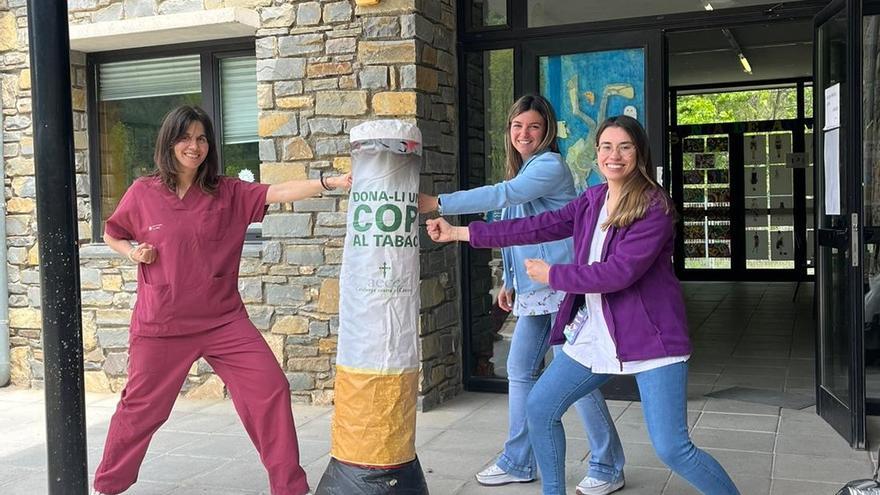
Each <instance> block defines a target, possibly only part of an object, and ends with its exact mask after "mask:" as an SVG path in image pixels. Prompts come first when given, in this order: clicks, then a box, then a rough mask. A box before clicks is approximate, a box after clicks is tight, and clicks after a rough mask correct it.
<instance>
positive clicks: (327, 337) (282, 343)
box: [0, 0, 462, 408]
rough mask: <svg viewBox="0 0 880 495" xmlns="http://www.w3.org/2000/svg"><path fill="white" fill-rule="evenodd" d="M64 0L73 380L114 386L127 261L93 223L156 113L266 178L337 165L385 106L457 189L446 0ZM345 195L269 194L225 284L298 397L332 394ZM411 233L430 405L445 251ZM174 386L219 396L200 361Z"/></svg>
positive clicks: (26, 230) (448, 372)
mask: <svg viewBox="0 0 880 495" xmlns="http://www.w3.org/2000/svg"><path fill="white" fill-rule="evenodd" d="M68 6H69V19H70V37H71V66H70V71H71V80H72V86H73V87H72V88H71V94H72V97H73V98H72V99H73V110H74V129H75V136H74V140H75V157H76V188H77V205H76V206H77V211H78V219H79V237H80V253H79V254H80V277H81V289H82V291H81V293H82V322H83V346H84V349H83V351H84V355H85V385H86V390H87V391H100V392H118V391H120V390H121V389H122V387H123V386H124V383H125V379H126V368H127V347H128V325H129V320H130V317H131V313H132V308H133V306H134V302H135V299H136V294H135V286H136V267H135V266H134V265H133V264H132V263H130V262H129V261H128V260H126V259H124V258H123V257H120V256H118V255H117V254H115V253H113V252H112V251H111V250H110V249H109V248H107V246H105V245H104V244H103V243H102V242H101V232H102V230H103V221H104V220H105V219H106V218H107V217H108V216H109V214H110V212H112V210H113V207H114V206H115V204H116V202H118V201H119V199H120V197H121V194H122V193H123V192H124V190H125V188H126V187H127V186H128V184H130V182H131V180H132V179H133V178H134V177H136V176H138V175H141V174H143V173H145V172H148V171H149V170H150V169H151V168H152V164H151V163H150V162H149V157H150V156H151V154H152V145H153V143H152V142H151V141H152V140H154V139H155V129H156V128H157V127H158V125H159V123H160V122H159V121H160V119H161V117H162V115H163V114H164V112H166V111H167V110H169V109H170V108H171V107H173V106H175V105H177V104H181V103H192V104H198V105H201V106H202V107H203V108H205V109H206V110H207V111H208V113H209V114H210V115H212V117H213V118H214V121H215V125H216V127H217V133H218V136H217V138H218V139H217V141H218V143H221V144H219V145H218V146H220V147H221V148H220V149H219V150H218V151H220V154H221V161H222V162H223V167H224V171H223V172H224V173H228V174H231V175H238V176H239V177H242V178H247V179H256V180H259V181H261V182H264V183H277V182H281V181H285V180H289V179H301V178H316V177H317V176H318V174H319V173H321V172H324V173H328V174H336V173H344V172H347V171H350V170H351V159H350V157H349V141H348V131H349V129H350V128H351V127H353V126H355V125H357V124H359V123H361V122H364V121H367V120H371V119H377V118H399V119H403V120H406V121H409V122H412V123H415V124H416V125H417V126H418V127H419V128H420V129H421V131H422V134H423V139H424V149H425V156H424V168H423V170H422V184H421V187H422V190H424V191H444V190H449V189H452V188H454V187H455V186H454V184H457V182H458V165H457V160H456V153H457V150H458V142H457V137H456V136H457V122H456V97H457V95H456V89H455V88H456V81H457V76H456V66H457V61H456V53H455V41H454V40H455V24H456V12H455V3H454V2H453V1H452V0H443V1H436V2H435V1H420V0H382V1H381V2H379V3H378V4H377V5H374V6H359V5H357V2H354V1H350V0H342V1H298V0H276V1H272V0H232V1H224V0H165V1H159V0H120V1H116V0H112V1H104V0H74V1H71V2H69V4H68ZM27 23H28V18H27V8H26V3H25V2H24V1H22V0H11V1H3V2H2V3H0V57H2V59H0V60H2V66H0V77H2V79H0V80H2V102H3V116H2V119H3V120H2V122H3V124H2V131H3V139H2V142H3V165H4V169H5V173H6V182H5V193H6V209H7V217H6V226H7V240H6V242H7V245H8V259H7V260H6V261H7V267H8V286H9V291H10V296H9V328H10V358H11V359H10V360H11V370H12V373H11V383H12V384H13V385H16V386H25V387H39V386H40V385H41V383H42V379H43V359H42V357H43V356H42V352H41V339H40V328H41V316H40V293H41V292H40V291H41V290H45V289H46V288H41V287H40V284H39V267H38V264H39V257H38V246H37V225H36V216H35V213H34V210H35V206H36V199H35V191H34V161H33V153H34V149H33V138H32V136H33V128H32V120H31V92H30V90H31V74H30V69H29V55H28V35H27ZM151 133H152V134H151ZM151 136H152V138H151ZM346 208H347V199H346V195H345V194H338V193H330V194H327V195H325V196H323V197H320V198H312V199H307V200H303V201H298V202H295V203H292V204H287V205H282V206H280V207H279V206H275V207H273V208H271V209H270V211H269V213H268V214H267V216H266V218H265V220H264V221H263V222H262V224H261V225H255V226H252V229H251V232H250V234H249V241H248V242H247V243H246V245H245V248H244V256H243V258H242V262H241V268H240V270H241V278H240V283H239V290H240V292H241V294H242V297H243V299H244V302H245V304H246V306H247V309H248V312H249V314H250V316H251V319H252V320H253V322H254V323H255V325H256V326H257V328H259V329H260V330H261V331H262V332H263V335H264V337H265V338H266V341H267V342H268V343H269V345H270V347H271V348H272V350H273V351H274V353H275V355H276V357H277V358H278V361H279V363H280V364H281V366H282V368H283V369H284V371H285V372H286V374H287V377H288V379H289V382H290V387H291V393H292V397H293V399H294V400H295V401H297V402H302V403H312V404H330V403H331V402H332V400H333V382H334V362H335V353H336V345H337V326H338V317H337V314H338V297H339V296H338V294H339V282H338V276H339V268H340V264H341V260H342V245H343V238H344V235H345V219H346ZM423 240H424V241H426V242H422V243H421V244H422V247H421V251H422V253H421V254H422V255H421V279H422V280H421V318H420V324H419V332H420V335H421V342H422V369H421V372H422V378H421V383H420V403H421V406H422V407H424V408H429V407H431V406H432V405H435V404H438V403H440V402H442V401H443V400H445V399H447V398H449V397H451V396H454V395H455V394H456V393H458V391H459V390H461V383H462V379H461V364H460V363H461V345H460V340H461V337H460V336H461V326H460V325H461V321H460V316H459V315H460V308H459V305H460V302H459V290H458V287H459V276H460V275H459V273H458V266H459V264H460V263H459V251H458V248H457V247H455V246H436V245H433V244H431V243H430V241H427V239H423ZM0 283H6V282H5V281H0ZM181 393H182V394H184V395H186V396H188V397H206V398H207V397H212V398H217V397H223V396H224V395H225V389H224V386H223V383H222V382H221V381H220V380H219V378H218V377H217V376H216V375H214V374H213V373H212V370H211V369H210V367H209V366H208V365H207V363H205V362H204V361H202V360H200V361H198V362H196V363H195V364H194V365H193V367H192V370H191V371H190V374H189V376H188V378H187V380H186V383H185V385H184V387H183V389H182V391H181Z"/></svg>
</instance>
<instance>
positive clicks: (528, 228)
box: [428, 116, 739, 495]
mask: <svg viewBox="0 0 880 495" xmlns="http://www.w3.org/2000/svg"><path fill="white" fill-rule="evenodd" d="M596 135H597V136H598V137H597V138H596V147H597V161H598V165H599V170H600V171H601V172H602V174H603V175H604V176H605V178H606V179H607V181H608V182H607V184H602V185H598V186H594V187H592V188H590V189H588V190H586V191H584V193H583V194H581V195H580V196H579V197H578V198H577V199H575V200H574V201H572V202H571V203H569V204H568V205H566V206H564V207H563V208H561V209H559V210H556V211H550V212H547V213H543V214H540V215H536V216H532V217H528V218H522V219H515V220H508V221H502V222H495V223H492V224H486V223H484V222H473V223H471V224H470V225H469V226H468V227H453V226H451V225H449V223H447V222H446V221H445V220H443V219H442V218H438V219H436V220H428V235H430V236H431V238H432V239H433V240H434V241H436V242H449V241H467V242H470V243H471V245H472V246H474V247H502V246H511V245H519V244H534V243H538V242H546V241H550V240H556V239H564V238H566V237H569V236H572V237H573V238H574V247H575V253H574V254H575V255H574V263H571V264H555V265H548V264H547V263H546V262H545V261H543V260H538V259H532V260H527V261H526V270H527V272H528V275H529V277H530V278H532V279H533V280H535V281H539V282H544V283H549V285H550V287H552V288H553V289H556V290H562V291H565V292H566V296H565V299H564V300H563V302H562V305H561V307H560V308H559V313H558V316H557V319H556V323H555V325H554V327H553V330H552V333H551V337H550V338H551V343H562V342H564V345H563V347H562V350H563V352H561V353H559V354H557V355H556V357H555V358H554V359H553V362H552V363H550V366H549V367H548V368H547V369H546V370H545V371H544V374H543V375H542V376H541V378H540V379H538V382H537V383H536V384H535V387H534V389H532V392H531V393H530V394H529V397H528V401H527V416H528V427H529V439H530V440H531V442H532V447H533V448H534V451H535V456H536V458H537V461H538V468H539V469H540V470H541V474H542V485H543V490H544V494H545V495H551V494H552V495H556V494H564V493H565V433H564V431H563V428H562V415H563V413H565V411H566V410H567V409H568V408H569V407H570V406H571V404H573V403H574V402H575V401H576V400H577V399H579V398H580V397H582V396H584V395H585V394H588V393H590V392H591V391H593V390H595V389H596V388H598V387H599V386H601V385H602V384H603V383H605V382H606V381H607V380H608V379H609V378H611V376H612V375H619V374H625V375H634V376H635V378H636V382H637V383H638V386H639V393H640V395H641V399H642V409H643V412H644V416H645V423H646V424H647V427H648V433H649V435H650V437H651V442H652V443H653V445H654V450H655V451H656V452H657V455H658V457H660V459H661V460H662V461H663V462H665V463H666V464H667V465H668V466H669V467H670V468H671V469H672V470H673V471H674V472H675V473H676V474H678V475H679V476H681V477H682V478H684V479H685V480H687V481H688V482H690V483H691V484H692V485H693V486H694V487H696V488H697V489H698V490H700V492H702V493H704V494H708V495H738V494H739V491H738V490H737V489H736V486H735V485H734V484H733V481H731V479H730V477H729V476H728V475H727V473H726V472H725V471H724V468H722V467H721V465H720V464H718V462H717V461H716V460H715V459H713V458H712V456H710V455H709V454H707V453H705V452H703V451H702V450H700V449H698V448H697V447H696V446H694V444H693V442H691V439H690V437H689V436H688V431H687V360H688V358H689V357H690V353H691V346H690V340H689V338H688V330H687V319H686V317H685V308H684V300H683V298H682V294H681V287H680V286H679V283H678V280H677V279H676V278H675V273H674V271H673V268H672V249H673V237H674V225H675V213H674V206H673V205H672V201H671V200H670V199H669V197H668V196H667V195H666V192H665V191H664V190H663V189H662V188H661V187H660V186H659V185H658V184H657V182H656V181H655V180H654V177H653V170H654V167H653V164H652V163H651V156H650V149H649V147H648V139H647V136H646V134H645V130H644V129H643V128H642V126H641V124H639V122H638V121H637V120H635V119H632V118H630V117H626V116H618V117H611V118H609V119H608V120H606V121H605V122H604V123H602V125H601V126H600V127H599V130H598V132H597V133H596ZM578 493H581V491H580V490H578Z"/></svg>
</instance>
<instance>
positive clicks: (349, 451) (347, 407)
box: [330, 366, 419, 467]
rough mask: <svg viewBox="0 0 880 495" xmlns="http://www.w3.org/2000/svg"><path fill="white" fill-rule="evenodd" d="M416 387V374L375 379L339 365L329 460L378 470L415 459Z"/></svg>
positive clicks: (405, 373)
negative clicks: (372, 467)
mask: <svg viewBox="0 0 880 495" xmlns="http://www.w3.org/2000/svg"><path fill="white" fill-rule="evenodd" d="M418 386H419V373H418V370H413V371H407V372H404V373H400V374H394V375H378V374H373V373H364V372H362V371H358V372H354V371H352V370H348V369H346V368H345V367H344V366H337V367H336V383H335V385H334V389H335V403H336V410H335V412H334V415H333V424H332V427H331V430H332V435H333V442H332V448H331V450H330V455H331V456H333V457H334V458H336V459H338V460H340V461H343V462H347V463H351V464H359V465H364V466H376V467H386V466H396V465H400V464H405V463H407V462H410V461H412V460H414V459H415V458H416V447H415V439H416V396H417V395H418Z"/></svg>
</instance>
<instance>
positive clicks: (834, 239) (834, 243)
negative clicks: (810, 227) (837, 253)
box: [816, 228, 849, 249]
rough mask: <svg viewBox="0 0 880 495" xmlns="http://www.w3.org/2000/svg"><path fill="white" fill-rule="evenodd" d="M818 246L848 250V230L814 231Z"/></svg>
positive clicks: (821, 229)
mask: <svg viewBox="0 0 880 495" xmlns="http://www.w3.org/2000/svg"><path fill="white" fill-rule="evenodd" d="M816 230H817V239H818V241H819V245H820V246H826V247H833V248H837V249H849V229H823V228H820V229H816Z"/></svg>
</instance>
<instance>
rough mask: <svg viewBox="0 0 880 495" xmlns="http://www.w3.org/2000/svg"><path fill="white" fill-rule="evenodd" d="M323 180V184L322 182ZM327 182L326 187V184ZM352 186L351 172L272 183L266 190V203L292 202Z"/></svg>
mask: <svg viewBox="0 0 880 495" xmlns="http://www.w3.org/2000/svg"><path fill="white" fill-rule="evenodd" d="M322 180H323V184H322V183H321V182H322ZM325 184H326V186H327V187H326V188H325V187H324V185H325ZM339 188H345V189H349V188H351V173H347V174H344V175H337V176H332V177H324V178H323V179H299V180H289V181H287V182H282V183H280V184H272V185H271V186H269V190H268V191H267V192H266V204H269V203H290V202H291V201H298V200H300V199H305V198H310V197H312V196H317V195H319V194H321V193H322V192H324V191H329V190H332V189H339Z"/></svg>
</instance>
